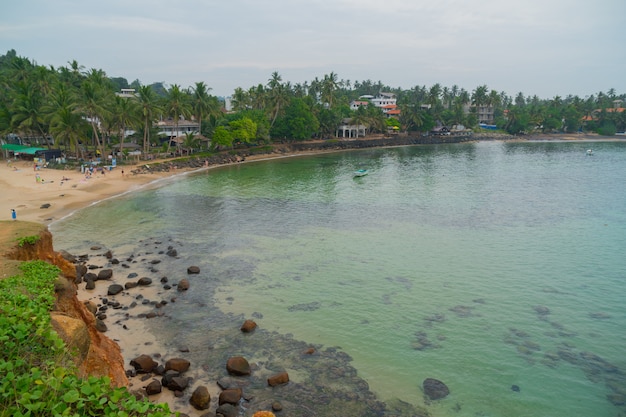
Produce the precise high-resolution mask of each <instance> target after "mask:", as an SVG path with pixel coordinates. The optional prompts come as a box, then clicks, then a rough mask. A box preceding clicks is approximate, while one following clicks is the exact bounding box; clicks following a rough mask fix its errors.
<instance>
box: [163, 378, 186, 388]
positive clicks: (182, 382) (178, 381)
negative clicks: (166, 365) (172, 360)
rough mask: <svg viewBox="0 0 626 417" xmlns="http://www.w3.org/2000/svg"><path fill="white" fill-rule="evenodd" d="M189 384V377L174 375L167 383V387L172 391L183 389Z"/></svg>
mask: <svg viewBox="0 0 626 417" xmlns="http://www.w3.org/2000/svg"><path fill="white" fill-rule="evenodd" d="M187 386H189V378H186V377H183V376H175V377H174V378H172V379H171V380H170V381H169V384H167V388H168V389H171V390H172V391H184V390H185V389H186V388H187Z"/></svg>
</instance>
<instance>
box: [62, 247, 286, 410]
mask: <svg viewBox="0 0 626 417" xmlns="http://www.w3.org/2000/svg"><path fill="white" fill-rule="evenodd" d="M155 243H157V244H161V242H155ZM101 249H102V248H101V247H100V246H92V247H91V248H90V250H91V251H100V250H101ZM159 254H160V255H167V256H170V257H177V255H178V253H177V251H176V249H174V248H173V247H172V246H169V247H168V248H167V250H163V251H160V252H159ZM62 256H63V257H64V258H65V259H66V260H68V261H70V262H72V263H74V264H75V270H76V278H75V281H74V282H75V284H76V285H84V288H85V289H86V290H93V289H94V288H95V287H96V285H100V284H98V283H101V282H102V283H106V285H107V292H106V296H105V297H101V298H100V302H99V303H94V302H92V301H86V302H85V303H84V304H85V306H86V307H87V309H88V310H89V311H90V312H91V313H92V314H93V315H94V317H95V319H96V328H97V329H98V330H99V331H100V332H106V331H107V330H108V329H107V326H106V324H105V321H106V320H107V314H108V312H109V310H111V309H113V310H124V311H128V310H130V309H133V308H135V307H136V306H137V304H138V303H141V304H146V305H148V306H149V307H153V309H152V311H149V312H147V313H140V314H138V315H137V317H138V318H141V317H143V318H146V319H149V318H153V317H157V316H161V315H162V314H163V313H161V312H160V311H159V310H160V309H161V308H162V307H164V306H165V305H167V304H168V303H169V302H174V301H176V297H173V296H172V297H171V298H170V299H169V301H168V300H165V299H164V300H160V301H150V300H147V299H144V297H143V295H142V294H138V295H136V296H135V297H134V300H133V301H132V302H131V303H130V304H129V305H123V304H122V303H120V302H119V301H117V300H116V296H117V295H120V294H127V295H128V292H129V291H130V290H132V289H134V288H138V289H140V288H141V287H148V286H151V285H152V284H153V279H152V278H150V277H140V276H139V275H138V274H137V273H135V272H131V273H129V274H128V275H127V277H126V278H127V280H126V282H125V283H124V284H123V285H122V284H120V283H117V282H115V281H114V273H115V271H114V268H110V267H109V266H111V267H121V268H130V264H132V263H134V262H137V261H138V260H137V259H136V258H135V256H132V255H131V256H130V257H127V258H126V259H124V260H119V259H117V258H115V257H114V256H113V253H112V252H111V251H106V252H104V253H102V254H100V255H97V256H101V257H104V258H105V259H106V260H107V263H108V265H106V267H102V266H98V265H95V263H90V256H89V255H80V256H73V255H71V254H69V253H67V252H64V251H62ZM144 261H145V259H144ZM158 263H160V260H159V259H154V260H152V261H148V264H149V265H150V270H151V272H158V271H157V270H156V268H155V265H157V264H158ZM115 270H118V269H115ZM96 271H97V272H96ZM186 273H187V274H188V275H193V274H199V273H200V268H199V267H198V266H194V265H192V266H189V267H187V270H186ZM159 281H160V283H161V285H162V288H163V289H164V290H170V289H172V288H173V287H176V289H177V290H178V291H186V290H188V289H189V288H190V282H189V279H187V278H183V279H181V280H180V281H178V282H177V283H175V284H169V283H168V279H167V277H162V278H160V280H159ZM128 315H129V314H128V313H126V316H128ZM119 323H120V322H117V324H119ZM124 328H125V329H126V325H124ZM256 328H257V324H256V322H254V321H253V320H245V321H244V322H243V324H242V325H241V327H240V331H241V332H242V333H252V332H254V330H255V329H256ZM182 352H189V350H188V349H183V350H182ZM160 358H161V355H160V354H155V355H153V356H150V355H148V354H141V355H139V356H137V357H135V358H133V359H132V360H130V365H131V367H132V369H128V370H127V371H126V375H127V377H129V378H139V379H140V381H142V382H145V381H148V383H147V384H145V385H143V384H142V387H141V389H139V390H135V391H134V394H135V395H136V396H138V397H144V396H147V397H150V396H153V395H157V394H160V393H161V392H162V391H163V389H164V388H165V389H167V390H169V391H171V392H173V394H174V396H175V397H179V398H180V397H183V396H185V395H188V394H186V391H187V390H188V389H189V387H191V386H192V385H193V384H192V382H193V378H191V377H188V376H186V375H185V373H186V372H187V371H188V370H189V368H190V365H191V363H190V361H189V360H187V359H185V358H182V357H175V358H171V359H168V360H167V361H165V363H159V362H157V360H155V359H160ZM226 371H227V372H228V374H229V375H231V376H233V377H246V376H250V375H251V373H252V367H251V366H250V364H249V363H248V361H247V360H246V359H245V358H243V357H241V356H233V357H231V358H229V359H228V361H227V362H226ZM288 382H289V375H288V374H287V372H279V373H276V374H273V375H270V376H269V377H268V378H267V385H268V386H269V387H275V386H278V385H284V384H287V383H288ZM217 385H218V386H219V387H220V388H222V391H221V392H220V394H219V397H218V399H217V403H218V404H217V409H216V411H215V413H216V414H215V415H217V416H222V417H231V416H233V417H234V416H236V415H238V413H239V412H240V407H239V405H240V404H241V403H242V401H249V400H251V399H252V397H250V396H245V395H244V392H243V388H242V384H241V383H240V381H233V380H231V379H228V378H221V379H220V380H219V381H217ZM189 404H190V405H192V406H193V407H194V408H195V409H197V410H208V409H209V407H210V405H211V395H210V392H209V388H208V387H207V386H204V385H199V386H197V387H195V388H194V390H193V392H192V393H191V395H190V396H189ZM281 409H282V405H281V404H280V402H278V401H274V402H273V403H272V410H273V411H280V410H281ZM181 415H184V414H181ZM203 415H205V414H203ZM207 415H209V414H207ZM210 415H213V414H210Z"/></svg>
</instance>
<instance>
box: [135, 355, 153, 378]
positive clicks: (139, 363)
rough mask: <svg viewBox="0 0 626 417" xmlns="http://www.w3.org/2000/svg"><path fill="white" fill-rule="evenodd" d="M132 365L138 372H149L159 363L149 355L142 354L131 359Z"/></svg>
mask: <svg viewBox="0 0 626 417" xmlns="http://www.w3.org/2000/svg"><path fill="white" fill-rule="evenodd" d="M130 364H131V366H133V367H134V368H135V370H136V371H137V373H140V374H147V373H149V372H152V371H153V370H154V368H156V367H157V365H158V363H156V361H155V360H154V359H152V358H151V357H150V356H148V355H140V356H138V357H136V358H135V359H132V360H131V361H130Z"/></svg>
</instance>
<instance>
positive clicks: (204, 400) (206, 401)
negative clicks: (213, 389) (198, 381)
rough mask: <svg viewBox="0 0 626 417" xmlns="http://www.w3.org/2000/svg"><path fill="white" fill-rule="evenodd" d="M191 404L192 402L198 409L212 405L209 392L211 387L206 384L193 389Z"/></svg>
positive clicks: (204, 408)
mask: <svg viewBox="0 0 626 417" xmlns="http://www.w3.org/2000/svg"><path fill="white" fill-rule="evenodd" d="M189 404H191V405H192V406H193V407H194V408H195V409H196V410H206V409H208V408H209V406H210V405H211V394H209V389H208V388H207V387H205V386H204V385H201V386H199V387H198V388H196V389H195V390H194V391H193V394H191V398H190V399H189Z"/></svg>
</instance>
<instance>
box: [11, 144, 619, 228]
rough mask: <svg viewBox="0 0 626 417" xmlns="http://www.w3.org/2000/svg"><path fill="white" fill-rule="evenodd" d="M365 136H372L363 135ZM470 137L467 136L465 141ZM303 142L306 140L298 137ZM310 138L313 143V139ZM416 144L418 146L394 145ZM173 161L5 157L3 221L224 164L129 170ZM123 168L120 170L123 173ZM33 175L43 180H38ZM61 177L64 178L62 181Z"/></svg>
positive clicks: (85, 203)
mask: <svg viewBox="0 0 626 417" xmlns="http://www.w3.org/2000/svg"><path fill="white" fill-rule="evenodd" d="M362 140H364V141H367V140H370V139H362ZM482 140H502V139H498V138H497V137H496V138H494V137H492V135H491V134H485V135H476V137H474V138H473V139H471V140H470V141H471V142H474V141H482ZM506 140H507V141H511V140H512V141H528V142H544V141H555V142H560V141H564V142H570V141H572V142H574V141H575V142H613V141H615V142H620V141H625V139H622V138H616V137H605V136H598V135H590V134H571V135H565V134H563V135H554V136H553V135H528V136H523V137H517V138H512V137H507V139H506ZM468 142H469V141H468ZM302 143H303V144H304V145H306V144H307V142H302ZM311 143H313V142H311ZM398 146H417V145H398ZM357 149H359V148H349V147H346V148H343V147H342V148H339V147H337V148H334V149H329V148H319V149H312V148H307V149H302V150H293V151H291V152H288V153H278V152H276V151H275V152H274V153H267V154H256V155H247V156H245V157H244V158H242V159H241V160H240V161H239V162H232V163H236V164H239V163H247V162H255V161H265V160H272V159H281V158H291V157H298V156H308V155H315V154H321V153H328V152H342V151H345V150H357ZM169 161H173V160H172V159H162V160H152V161H143V162H141V163H136V164H131V165H120V166H117V167H115V168H114V169H113V170H111V171H106V173H105V174H104V175H103V174H99V173H96V174H94V175H93V176H92V177H91V178H90V179H86V178H85V175H84V174H81V172H80V171H78V170H57V169H49V168H42V169H39V170H36V171H35V170H33V165H32V163H30V162H28V161H21V160H20V161H17V162H11V163H10V164H9V163H7V161H6V160H4V161H2V163H0V190H2V197H3V198H2V199H1V200H0V213H1V215H0V216H2V217H4V216H6V217H4V218H5V219H7V220H10V219H11V209H15V210H16V212H17V219H18V220H22V221H30V222H36V223H40V224H44V225H46V226H49V225H50V224H52V223H54V222H56V221H59V220H61V219H65V218H67V217H69V216H71V215H72V214H73V213H75V212H76V211H78V210H81V209H83V208H86V207H90V206H92V205H95V204H98V203H99V202H101V201H105V200H108V199H111V198H116V197H119V196H122V195H125V194H128V193H131V192H134V191H137V190H140V189H145V188H146V187H156V186H159V184H160V182H161V181H166V180H173V179H175V178H176V177H179V176H184V175H189V174H191V173H195V172H202V171H207V170H210V169H214V168H217V167H220V166H224V165H227V164H209V165H208V166H203V167H200V168H184V167H183V168H178V169H173V170H169V171H153V172H149V173H146V172H141V173H139V174H134V173H132V171H133V170H140V167H143V166H145V165H147V164H149V165H158V164H163V163H167V162H169ZM122 172H124V174H122ZM37 175H39V177H40V178H41V181H40V182H39V181H37V180H36V178H37ZM64 179H65V180H64Z"/></svg>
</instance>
